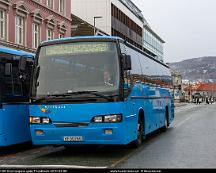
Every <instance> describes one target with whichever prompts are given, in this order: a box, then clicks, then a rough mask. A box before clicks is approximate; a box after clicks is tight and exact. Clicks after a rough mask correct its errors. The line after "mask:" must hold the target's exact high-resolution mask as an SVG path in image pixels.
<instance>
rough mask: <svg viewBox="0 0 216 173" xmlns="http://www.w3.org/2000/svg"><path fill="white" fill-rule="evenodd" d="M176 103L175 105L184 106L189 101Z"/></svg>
mask: <svg viewBox="0 0 216 173" xmlns="http://www.w3.org/2000/svg"><path fill="white" fill-rule="evenodd" d="M174 105H175V107H182V106H186V105H187V103H185V102H175V103H174Z"/></svg>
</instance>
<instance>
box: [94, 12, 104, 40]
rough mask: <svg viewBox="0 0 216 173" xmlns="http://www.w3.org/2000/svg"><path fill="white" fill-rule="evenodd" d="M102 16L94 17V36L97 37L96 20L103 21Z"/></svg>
mask: <svg viewBox="0 0 216 173" xmlns="http://www.w3.org/2000/svg"><path fill="white" fill-rule="evenodd" d="M101 18H102V16H95V17H94V36H95V35H96V27H95V22H96V19H101Z"/></svg>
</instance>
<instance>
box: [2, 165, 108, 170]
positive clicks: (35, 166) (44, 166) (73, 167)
mask: <svg viewBox="0 0 216 173" xmlns="http://www.w3.org/2000/svg"><path fill="white" fill-rule="evenodd" d="M0 168H48V169H49V168H55V169H57V168H58V169H106V168H108V167H107V166H104V167H103V166H102V167H94V166H78V165H0Z"/></svg>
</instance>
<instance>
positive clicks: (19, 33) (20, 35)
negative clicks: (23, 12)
mask: <svg viewBox="0 0 216 173" xmlns="http://www.w3.org/2000/svg"><path fill="white" fill-rule="evenodd" d="M15 42H16V44H21V45H23V44H24V18H23V17H20V16H16V40H15Z"/></svg>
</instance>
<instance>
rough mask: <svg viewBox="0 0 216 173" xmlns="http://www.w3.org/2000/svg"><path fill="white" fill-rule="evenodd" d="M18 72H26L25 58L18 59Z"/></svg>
mask: <svg viewBox="0 0 216 173" xmlns="http://www.w3.org/2000/svg"><path fill="white" fill-rule="evenodd" d="M19 70H20V71H25V70H26V58H25V57H20V60H19Z"/></svg>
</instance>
